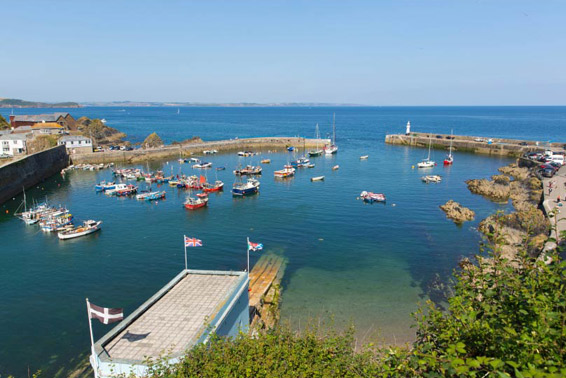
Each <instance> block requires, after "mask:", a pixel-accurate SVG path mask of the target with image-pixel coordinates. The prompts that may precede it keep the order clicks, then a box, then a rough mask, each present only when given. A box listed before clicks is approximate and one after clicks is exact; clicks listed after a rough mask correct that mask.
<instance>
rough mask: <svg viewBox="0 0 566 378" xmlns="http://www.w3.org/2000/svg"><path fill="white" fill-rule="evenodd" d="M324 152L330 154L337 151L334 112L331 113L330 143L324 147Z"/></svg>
mask: <svg viewBox="0 0 566 378" xmlns="http://www.w3.org/2000/svg"><path fill="white" fill-rule="evenodd" d="M324 152H325V153H326V154H327V155H332V154H335V153H336V152H338V146H337V145H336V113H333V114H332V144H331V145H330V146H326V147H325V148H324Z"/></svg>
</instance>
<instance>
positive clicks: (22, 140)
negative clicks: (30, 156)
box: [0, 134, 27, 156]
mask: <svg viewBox="0 0 566 378" xmlns="http://www.w3.org/2000/svg"><path fill="white" fill-rule="evenodd" d="M26 140H27V134H5V135H0V155H10V156H15V155H23V154H25V153H26V151H27V147H26Z"/></svg>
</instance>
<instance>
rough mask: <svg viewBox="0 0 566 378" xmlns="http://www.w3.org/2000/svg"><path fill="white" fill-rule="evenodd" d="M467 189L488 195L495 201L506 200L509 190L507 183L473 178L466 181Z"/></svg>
mask: <svg viewBox="0 0 566 378" xmlns="http://www.w3.org/2000/svg"><path fill="white" fill-rule="evenodd" d="M466 184H467V185H468V189H469V190H470V192H472V193H474V194H479V195H482V196H484V197H489V198H490V199H493V200H495V201H507V200H508V199H509V195H510V190H509V186H508V185H501V184H498V183H496V182H494V181H489V180H486V179H473V180H468V181H466Z"/></svg>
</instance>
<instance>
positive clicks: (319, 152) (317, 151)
mask: <svg viewBox="0 0 566 378" xmlns="http://www.w3.org/2000/svg"><path fill="white" fill-rule="evenodd" d="M315 138H316V149H315V150H311V151H309V156H311V157H312V156H320V155H322V153H323V152H324V151H323V150H321V149H320V148H318V141H319V140H320V131H319V130H318V123H317V124H316V131H315Z"/></svg>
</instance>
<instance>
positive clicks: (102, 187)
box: [94, 181, 116, 192]
mask: <svg viewBox="0 0 566 378" xmlns="http://www.w3.org/2000/svg"><path fill="white" fill-rule="evenodd" d="M115 188H116V183H115V182H106V181H101V182H100V183H99V184H97V185H95V186H94V190H96V191H97V192H104V191H106V190H110V189H115Z"/></svg>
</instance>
